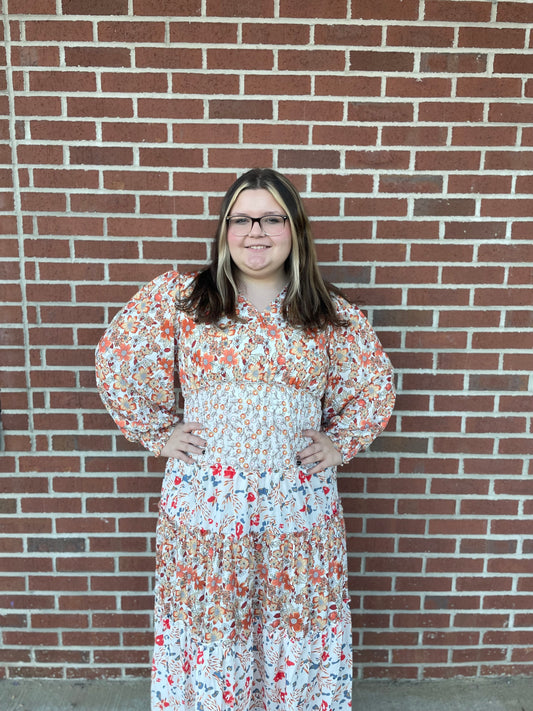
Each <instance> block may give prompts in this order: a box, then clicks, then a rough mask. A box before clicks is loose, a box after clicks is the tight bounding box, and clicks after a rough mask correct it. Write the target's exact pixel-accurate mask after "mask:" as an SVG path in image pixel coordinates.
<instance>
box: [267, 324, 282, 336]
mask: <svg viewBox="0 0 533 711" xmlns="http://www.w3.org/2000/svg"><path fill="white" fill-rule="evenodd" d="M266 332H267V336H268V337H269V338H279V337H280V334H281V331H280V330H279V328H278V327H277V326H276V325H275V324H274V323H271V324H268V325H267V327H266Z"/></svg>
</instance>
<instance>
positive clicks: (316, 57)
mask: <svg viewBox="0 0 533 711" xmlns="http://www.w3.org/2000/svg"><path fill="white" fill-rule="evenodd" d="M278 62H279V69H280V71H283V72H284V71H289V72H296V71H298V72H322V71H326V72H342V71H344V64H345V60H344V52H343V51H341V50H333V49H280V50H279V57H278ZM252 69H253V67H252Z"/></svg>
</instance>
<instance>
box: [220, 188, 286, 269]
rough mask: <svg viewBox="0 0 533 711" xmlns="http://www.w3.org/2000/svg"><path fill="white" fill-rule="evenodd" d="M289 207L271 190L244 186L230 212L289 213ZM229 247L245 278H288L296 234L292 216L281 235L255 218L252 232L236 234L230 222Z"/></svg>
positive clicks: (230, 214)
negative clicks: (265, 229)
mask: <svg viewBox="0 0 533 711" xmlns="http://www.w3.org/2000/svg"><path fill="white" fill-rule="evenodd" d="M286 214H287V213H286V211H285V210H284V209H283V208H282V207H281V205H280V204H279V203H278V202H277V201H276V200H275V199H274V198H273V196H272V195H271V194H270V193H269V191H268V190H264V189H258V190H252V189H248V190H243V191H242V193H241V194H240V195H239V197H238V198H237V200H236V201H235V203H234V204H233V207H232V208H231V210H230V212H229V217H234V216H237V215H246V216H247V217H263V216H264V215H286ZM227 239H228V248H229V252H230V255H231V258H232V260H233V262H234V264H235V266H236V267H237V276H240V277H241V278H242V279H244V280H246V279H253V280H257V279H261V280H270V281H271V282H279V283H282V282H283V281H284V280H285V270H284V264H285V262H286V260H287V258H288V256H289V254H290V253H291V247H292V237H291V227H290V223H289V220H285V224H284V227H283V231H282V233H281V234H280V235H276V236H275V237H271V236H269V235H266V234H265V233H264V232H263V230H262V229H261V226H260V225H259V223H258V222H254V223H253V226H252V228H251V230H250V232H249V234H247V235H245V236H239V235H236V234H235V233H234V232H233V231H232V229H231V226H230V225H228V233H227Z"/></svg>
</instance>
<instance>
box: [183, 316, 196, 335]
mask: <svg viewBox="0 0 533 711" xmlns="http://www.w3.org/2000/svg"><path fill="white" fill-rule="evenodd" d="M195 328H196V324H195V323H194V321H193V319H192V318H188V319H185V320H184V321H183V322H182V324H181V332H182V333H183V335H184V336H185V338H188V337H189V336H190V335H191V333H192V332H193V331H194V329H195Z"/></svg>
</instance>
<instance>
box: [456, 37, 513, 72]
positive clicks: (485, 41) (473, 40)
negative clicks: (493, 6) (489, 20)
mask: <svg viewBox="0 0 533 711" xmlns="http://www.w3.org/2000/svg"><path fill="white" fill-rule="evenodd" d="M524 44H525V29H523V28H521V29H514V28H510V27H505V28H503V27H501V28H500V27H475V26H467V27H460V28H459V47H490V48H492V49H523V48H524ZM496 71H498V70H496Z"/></svg>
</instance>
